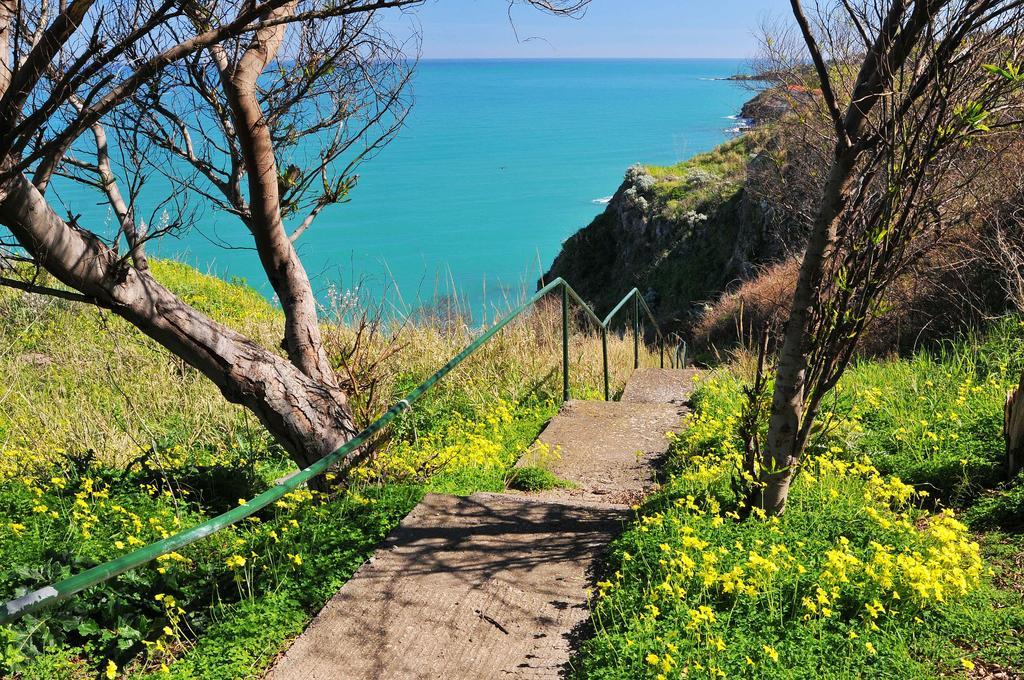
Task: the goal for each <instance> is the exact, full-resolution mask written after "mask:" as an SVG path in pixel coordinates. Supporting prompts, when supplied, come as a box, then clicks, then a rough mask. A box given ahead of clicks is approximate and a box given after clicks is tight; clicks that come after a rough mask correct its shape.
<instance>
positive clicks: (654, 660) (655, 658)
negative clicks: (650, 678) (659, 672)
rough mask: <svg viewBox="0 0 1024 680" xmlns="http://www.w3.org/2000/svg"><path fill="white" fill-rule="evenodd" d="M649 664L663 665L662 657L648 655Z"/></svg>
mask: <svg viewBox="0 0 1024 680" xmlns="http://www.w3.org/2000/svg"><path fill="white" fill-rule="evenodd" d="M647 663H649V664H651V665H652V666H657V665H658V664H659V663H661V657H659V656H658V655H657V654H653V653H652V654H648V655H647Z"/></svg>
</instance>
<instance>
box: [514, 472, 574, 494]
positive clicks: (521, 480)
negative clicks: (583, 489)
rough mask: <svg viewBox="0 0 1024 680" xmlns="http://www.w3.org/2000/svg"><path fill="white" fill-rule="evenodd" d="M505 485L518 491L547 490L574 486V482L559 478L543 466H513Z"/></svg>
mask: <svg viewBox="0 0 1024 680" xmlns="http://www.w3.org/2000/svg"><path fill="white" fill-rule="evenodd" d="M505 485H506V486H507V488H509V489H515V490H516V491H530V492H533V491H547V490H548V489H568V488H572V486H573V485H572V482H567V481H565V480H564V479H559V478H558V476H557V475H555V474H554V473H552V472H551V471H550V470H547V469H545V468H542V467H532V466H526V467H520V468H513V469H512V470H511V471H510V472H509V473H508V475H507V476H506V482H505Z"/></svg>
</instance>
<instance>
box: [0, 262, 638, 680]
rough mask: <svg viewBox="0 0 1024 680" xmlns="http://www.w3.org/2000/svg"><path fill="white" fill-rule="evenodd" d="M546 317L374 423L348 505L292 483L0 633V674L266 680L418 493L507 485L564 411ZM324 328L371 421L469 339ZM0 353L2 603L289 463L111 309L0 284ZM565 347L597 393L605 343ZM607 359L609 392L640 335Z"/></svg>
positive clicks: (200, 287) (270, 476) (166, 275)
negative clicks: (279, 496)
mask: <svg viewBox="0 0 1024 680" xmlns="http://www.w3.org/2000/svg"><path fill="white" fill-rule="evenodd" d="M154 272H155V274H156V276H157V277H158V278H159V279H160V280H161V281H162V282H164V283H165V284H167V285H168V286H169V287H171V288H172V289H174V290H175V291H176V292H178V293H179V294H180V295H182V296H183V297H184V298H185V299H186V301H188V302H190V303H191V304H194V305H196V306H197V307H199V308H200V309H202V310H203V311H205V312H207V313H208V314H211V315H212V316H214V317H215V318H217V319H218V320H220V321H223V322H225V323H228V324H230V325H232V326H233V327H235V328H238V329H240V330H242V331H243V332H245V333H246V334H248V335H249V336H250V337H253V338H255V339H257V340H258V341H260V342H262V343H263V344H264V346H267V347H276V346H277V345H278V343H279V339H280V337H281V324H282V319H281V315H280V312H279V311H278V310H277V309H275V308H274V307H273V306H272V305H270V304H269V303H268V302H267V301H266V300H264V299H263V298H262V297H261V296H259V295H258V294H257V293H256V292H255V291H253V290H251V289H249V288H246V287H245V286H244V285H241V284H240V283H238V282H235V283H227V282H224V281H221V280H219V279H216V278H214V277H208V276H203V275H200V274H199V273H197V272H196V271H195V270H193V269H191V268H189V267H187V266H185V265H181V264H177V263H172V262H155V263H154ZM560 324H561V319H560V315H559V314H558V310H557V309H556V307H554V306H544V305H542V306H541V307H540V308H539V309H538V310H537V311H536V312H535V313H534V314H533V315H531V316H528V317H525V318H523V319H522V320H521V321H519V322H516V323H513V324H511V325H510V326H509V327H507V328H506V330H505V331H503V332H502V333H501V334H499V335H498V336H497V337H496V338H495V339H494V340H493V341H492V342H490V343H488V344H487V345H486V346H485V347H484V348H483V349H482V351H481V352H479V353H478V354H476V355H474V356H473V357H472V358H471V359H470V360H469V361H467V362H466V363H464V364H463V365H462V366H461V367H460V368H459V369H457V370H456V371H454V372H453V373H451V374H450V375H449V376H448V377H447V378H446V379H445V380H444V381H442V382H441V383H439V384H438V385H437V386H436V387H435V388H434V389H433V390H431V391H430V392H429V393H428V394H427V395H426V396H425V397H424V398H423V399H421V400H420V401H418V402H417V403H416V405H415V406H414V408H413V409H412V410H411V411H410V412H408V413H406V414H404V415H403V416H401V417H400V418H399V419H398V420H397V421H396V422H395V423H394V424H393V425H392V426H391V427H390V428H389V429H388V432H387V435H388V437H389V438H388V439H387V440H386V441H385V442H384V443H383V445H382V446H381V448H380V449H379V451H378V453H377V455H376V457H375V458H374V459H373V460H372V461H370V462H368V463H367V464H365V465H364V466H362V467H361V468H360V469H359V470H357V471H356V473H355V474H354V475H353V477H352V479H351V483H350V485H349V486H348V487H347V488H346V489H345V490H344V491H342V492H339V493H337V494H336V495H334V496H332V497H331V498H326V499H323V498H321V499H314V498H312V497H311V495H310V494H309V493H308V492H306V491H304V490H300V491H298V492H295V493H293V494H290V495H289V496H287V497H286V498H285V499H284V500H283V501H282V502H281V503H278V504H276V505H275V506H272V507H271V508H268V509H267V510H265V511H262V512H260V513H257V515H255V516H254V517H252V518H250V519H249V520H246V521H243V522H240V523H238V524H236V525H234V526H232V527H230V528H228V529H226V530H224V531H221V532H218V533H217V534H214V535H212V536H210V537H208V538H207V539H204V540H203V541H200V542H198V543H195V544H193V545H191V546H189V547H188V548H186V549H183V550H181V551H180V553H174V554H172V555H170V556H169V557H168V558H166V559H163V560H160V561H158V562H154V563H151V564H149V565H146V566H144V567H141V568H139V569H136V570H133V571H131V572H128V573H126V574H124V575H122V576H120V577H118V578H117V579H114V580H112V581H109V582H107V583H105V584H103V585H101V586H98V587H95V588H92V589H90V590H88V591H85V592H83V593H81V594H79V595H78V596H76V597H74V598H73V599H71V600H70V601H69V602H67V603H65V604H63V605H61V606H59V607H55V608H52V609H48V610H45V611H43V612H41V613H39V614H38V615H33V616H29V617H26V618H24V619H22V620H21V621H19V622H18V623H16V624H15V625H13V626H7V627H0V675H3V676H5V677H6V676H7V675H9V674H17V675H18V676H19V677H24V678H39V679H42V678H56V677H60V678H95V677H97V676H98V675H101V676H103V677H106V675H107V673H108V671H109V672H110V673H111V674H112V675H113V676H115V677H122V676H123V677H148V676H151V675H155V676H157V677H172V678H246V677H261V676H262V674H263V672H264V670H265V669H266V667H267V665H268V664H269V663H270V662H271V661H272V660H273V658H274V657H275V656H276V655H277V654H278V653H279V652H280V651H281V649H283V648H284V647H285V646H286V645H287V643H288V641H289V639H290V638H292V637H294V636H295V635H297V634H298V633H300V632H301V630H302V629H303V628H304V626H305V625H306V623H308V621H309V620H310V619H311V617H312V616H313V615H315V613H316V612H317V611H319V609H320V608H321V607H322V606H323V604H324V603H325V602H326V601H327V600H328V599H329V598H330V597H331V596H332V595H333V594H334V593H335V592H336V591H337V589H338V588H339V587H340V586H341V585H342V584H343V583H345V581H346V580H347V579H348V578H349V577H350V576H351V575H352V574H353V573H354V571H355V570H356V569H357V568H358V567H359V566H360V565H361V564H362V563H363V562H364V561H365V559H366V558H367V556H368V555H369V554H370V553H371V552H372V551H373V550H374V549H375V547H376V546H377V545H378V544H379V542H380V541H381V539H382V538H383V537H384V536H385V535H386V534H387V533H388V532H389V531H390V530H391V529H392V528H393V527H394V526H396V525H397V523H398V522H399V521H400V520H401V519H402V517H404V516H405V514H406V513H407V512H408V511H409V510H410V509H411V508H412V507H413V506H414V505H415V504H416V503H417V502H418V501H419V500H420V498H421V497H422V496H423V494H424V493H428V492H437V493H453V494H469V493H473V492H476V491H501V490H504V489H505V485H506V478H507V475H508V474H509V470H510V469H511V467H512V465H513V464H514V463H515V461H516V459H517V458H518V457H519V455H520V454H521V453H522V452H523V451H525V450H526V449H527V447H528V446H529V445H530V443H531V442H532V441H533V440H534V438H535V437H536V435H537V433H538V432H539V430H540V429H541V428H542V427H543V425H544V423H545V422H547V420H548V419H550V418H551V417H552V416H553V415H554V413H555V412H556V411H557V408H558V401H559V395H560V394H561V380H560V376H559V373H558V371H557V370H556V367H557V366H558V360H559V358H560V353H561V346H560V342H559V335H558V333H559V332H560V328H561V325H560ZM324 332H325V337H326V338H327V342H328V348H329V350H330V352H331V354H332V356H333V357H334V360H335V362H336V364H337V365H338V366H339V368H340V369H341V370H343V372H344V373H345V374H346V375H348V374H349V371H351V374H352V375H355V376H357V377H358V378H359V379H360V380H362V381H364V384H365V385H367V386H372V388H371V387H367V388H366V389H364V390H363V391H362V392H361V393H360V394H359V395H357V396H356V397H355V398H354V400H353V403H354V404H355V405H356V407H357V408H358V409H359V411H360V413H364V414H365V417H366V418H367V419H372V418H373V417H376V415H379V413H380V412H381V411H382V410H383V409H384V408H386V407H388V406H390V404H392V403H394V402H395V401H397V400H398V399H400V398H401V397H402V396H404V395H405V394H406V393H407V392H408V391H409V390H410V389H411V388H412V387H414V386H416V385H418V384H419V383H420V382H422V381H423V380H424V379H425V378H426V377H427V376H429V375H430V374H431V373H433V371H435V370H437V369H438V368H439V367H440V366H441V365H442V364H443V363H444V361H446V360H447V359H448V358H449V357H451V356H453V355H455V354H456V353H458V352H459V351H460V350H461V349H462V348H463V347H464V346H465V345H466V344H468V342H469V341H470V340H471V339H472V337H473V333H474V331H472V330H470V329H469V328H467V326H466V325H465V324H462V323H457V322H455V321H453V320H451V319H449V320H447V322H446V323H440V322H438V323H434V322H432V321H428V322H425V323H422V324H411V325H407V326H404V327H402V328H401V329H400V330H398V331H397V332H396V334H395V335H392V334H390V333H389V332H387V331H386V329H378V331H377V332H374V333H364V335H363V338H364V340H366V339H367V338H369V339H368V340H367V342H368V343H369V344H368V345H364V346H362V347H361V349H360V350H359V351H358V352H356V353H353V352H352V348H353V346H354V345H353V343H354V338H355V336H356V335H357V331H356V330H355V329H353V328H350V327H346V326H334V325H329V324H325V326H324ZM0 338H2V339H3V342H4V347H5V349H4V351H3V352H0V379H2V380H3V382H4V385H5V388H4V390H3V391H2V392H0V598H2V599H8V598H11V597H14V596H17V595H19V594H21V593H23V592H25V591H26V590H29V589H33V588H37V587H40V586H45V585H49V584H50V583H52V582H54V581H56V580H59V579H61V578H65V577H67V576H69V575H71V574H73V573H77V572H79V571H81V570H83V569H86V568H89V567H91V566H94V565H97V564H100V563H102V562H104V561H106V560H109V559H112V558H114V557H117V556H119V555H122V554H125V553H127V552H130V551H131V550H133V549H135V548H136V547H138V546H139V545H142V544H146V543H150V542H152V541H154V540H157V539H159V538H162V537H164V536H166V535H169V534H172V533H174V532H176V531H178V530H179V529H181V528H186V527H189V526H194V525H195V524H197V523H199V522H201V521H203V520H205V519H207V518H209V517H211V516H213V515H216V514H219V513H221V512H224V511H225V510H227V509H229V508H232V507H235V506H237V504H238V502H239V501H240V499H248V498H251V497H253V496H255V495H256V494H258V493H260V492H261V491H263V490H265V489H266V488H268V487H269V486H270V485H272V484H273V483H274V480H275V479H277V478H279V477H280V476H282V475H283V474H286V473H287V472H289V471H291V470H294V469H295V468H294V465H293V464H292V463H291V462H290V461H289V459H288V458H287V456H286V455H285V454H284V452H283V451H282V450H281V448H280V447H279V446H277V445H276V444H274V442H273V441H272V440H271V438H269V437H268V436H267V434H266V433H265V432H264V431H263V430H262V428H261V427H260V426H259V424H258V422H257V421H256V420H255V418H253V417H252V416H250V415H249V414H248V413H247V412H246V411H245V410H244V409H241V408H238V407H234V406H231V405H229V404H227V403H226V402H225V401H224V400H223V398H222V397H221V396H220V394H219V393H218V392H217V390H216V388H215V387H213V386H212V385H211V384H210V383H209V382H208V381H207V380H206V379H205V378H203V377H202V376H200V375H199V374H198V373H197V372H195V371H194V370H193V369H191V368H189V367H188V366H186V365H184V364H182V363H181V362H180V361H179V360H177V359H176V358H174V357H173V356H171V355H169V354H168V353H166V352H165V351H163V350H162V349H161V348H159V347H158V346H157V345H156V344H155V343H153V342H152V341H150V340H149V339H147V338H145V337H144V336H142V334H140V333H138V332H137V331H135V330H134V329H133V328H131V327H130V326H129V325H128V324H126V323H124V322H123V321H121V320H120V319H118V318H116V317H114V316H112V315H110V314H107V313H104V312H100V311H97V310H94V309H91V308H87V307H82V306H75V305H71V304H68V303H64V302H59V301H53V300H44V299H42V298H39V297H37V296H32V295H23V294H15V293H12V292H10V291H3V290H0ZM572 340H573V343H572V352H573V357H572V359H573V366H572V380H573V381H572V388H573V393H574V395H575V396H579V397H586V396H594V395H596V394H597V393H598V390H599V389H600V385H601V379H600V373H599V365H600V362H599V361H596V360H595V359H596V358H599V357H600V353H599V351H600V338H599V337H598V336H596V335H592V334H587V333H578V334H576V335H574V336H573V339H572ZM393 347H401V348H402V349H401V350H400V351H398V352H397V353H394V354H391V353H390V351H391V348H393ZM610 350H611V363H612V369H613V387H614V388H615V389H618V388H620V387H621V384H622V382H623V381H624V379H625V376H626V375H627V374H628V370H629V369H631V366H632V342H631V341H627V340H622V339H618V338H613V339H612V342H611V345H610ZM380 356H385V357H386V358H385V360H383V361H380V362H378V360H377V358H378V357H380ZM642 360H643V361H644V362H645V363H648V364H650V363H652V362H653V361H654V359H653V358H652V357H651V356H650V355H648V354H647V353H646V352H645V353H644V355H643V357H642Z"/></svg>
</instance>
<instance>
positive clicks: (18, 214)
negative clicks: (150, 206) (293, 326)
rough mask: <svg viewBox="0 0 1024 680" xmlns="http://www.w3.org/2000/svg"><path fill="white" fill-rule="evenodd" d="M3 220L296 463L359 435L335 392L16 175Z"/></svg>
mask: <svg viewBox="0 0 1024 680" xmlns="http://www.w3.org/2000/svg"><path fill="white" fill-rule="evenodd" d="M0 222H2V223H3V224H4V225H5V226H7V227H8V228H9V229H10V230H11V232H12V233H13V234H14V235H15V237H16V238H17V239H18V241H19V243H21V245H22V246H23V247H25V249H26V250H27V251H28V252H29V253H31V254H32V255H33V256H34V257H35V258H36V259H37V260H38V261H39V263H40V265H42V266H43V267H44V268H45V269H46V270H47V271H49V272H50V273H52V274H53V275H55V276H56V277H57V278H58V279H60V280H61V281H62V282H63V283H65V284H66V285H68V286H69V287H71V288H72V289H74V290H77V291H80V292H81V293H82V294H83V295H85V296H88V297H90V298H92V299H93V301H94V302H95V303H96V304H97V305H99V306H101V307H105V308H107V309H110V310H111V311H112V312H113V313H115V314H117V315H118V316H121V317H123V318H124V319H126V320H128V321H129V322H130V323H132V324H133V325H134V326H136V327H137V328H139V329H140V330H141V331H142V332H143V333H145V334H146V335H148V336H149V337H151V338H153V339H154V340H156V341H157V342H158V343H160V344H161V345H162V346H164V347H165V348H167V349H168V350H170V351H171V352H172V353H174V354H175V355H176V356H179V357H181V358H182V359H184V360H185V361H186V362H188V363H189V364H190V365H191V366H193V367H195V368H196V369H198V370H199V371H201V372H202V373H203V374H204V375H205V376H206V377H208V378H209V379H210V380H212V381H213V382H214V383H215V384H216V385H217V387H218V388H220V391H221V393H223V395H224V397H225V398H226V399H227V400H228V401H230V402H232V403H235V404H240V405H242V406H245V407H246V408H248V409H249V410H251V411H252V412H253V413H254V414H255V415H256V416H257V417H258V418H259V420H260V422H261V423H263V425H264V426H265V427H266V428H267V430H269V431H270V433H271V434H272V435H273V436H274V437H275V438H276V439H277V441H278V442H280V444H281V445H282V446H283V447H284V448H285V449H286V450H287V451H288V453H289V454H290V455H291V457H292V458H293V460H294V461H295V462H296V463H297V464H298V465H299V466H301V467H305V466H307V465H309V464H310V463H312V462H314V461H316V460H319V459H320V458H322V457H323V456H324V455H326V454H328V453H330V452H331V451H334V450H335V449H336V448H338V447H339V446H341V445H342V444H344V443H346V442H347V441H349V440H350V439H351V438H352V437H353V436H354V434H355V433H356V429H355V426H354V424H353V419H352V413H351V410H350V409H349V406H348V404H347V402H346V400H345V399H344V395H343V394H342V393H340V391H336V390H335V389H333V387H332V386H330V385H325V384H324V383H322V382H320V381H319V380H317V379H315V378H313V377H310V376H309V375H307V374H306V373H305V372H303V371H302V370H300V369H299V368H298V367H297V366H295V365H294V364H292V363H291V362H289V361H287V360H285V359H284V358H282V357H280V356H278V355H277V354H275V353H273V352H270V351H268V350H267V349H265V348H263V347H260V346H259V345H257V344H256V343H254V342H252V341H251V340H249V339H248V338H246V337H245V336H243V335H241V334H240V333H237V332H236V331H234V330H232V329H230V328H228V327H226V326H223V325H221V324H219V323H217V322H215V321H213V320H212V319H210V318H209V317H207V316H205V315H204V314H202V313H200V312H199V311H197V310H195V309H193V308H192V307H190V306H188V305H186V304H185V303H184V302H182V301H181V300H180V299H179V298H178V297H177V296H175V295H174V294H173V293H172V292H171V291H169V290H168V289H167V288H165V287H164V286H162V285H161V284H160V283H159V282H157V281H156V279H154V278H153V277H152V276H151V275H150V274H149V273H148V272H146V271H140V270H139V269H137V268H135V267H132V266H130V265H129V264H127V263H125V262H124V261H122V260H120V259H119V258H118V256H117V255H116V254H115V253H114V252H113V251H112V250H111V249H110V248H108V247H107V246H106V245H105V244H103V243H102V242H101V241H99V240H98V239H96V238H95V237H93V236H92V235H91V234H88V233H86V232H83V231H81V230H78V229H75V228H72V227H71V226H69V225H68V224H67V223H65V222H64V221H63V220H62V219H61V218H60V216H58V215H57V214H56V213H55V212H54V211H53V209H52V208H51V207H50V206H49V204H48V203H47V201H46V200H45V198H44V197H43V196H42V194H40V193H39V191H38V190H37V189H36V188H35V186H33V185H32V183H31V182H29V181H28V180H27V179H26V178H25V177H24V176H22V175H20V174H19V175H16V176H15V177H14V178H13V179H12V180H10V181H8V182H7V183H6V184H5V185H4V186H2V187H0ZM339 394H340V395H341V398H339ZM314 486H318V485H317V484H314Z"/></svg>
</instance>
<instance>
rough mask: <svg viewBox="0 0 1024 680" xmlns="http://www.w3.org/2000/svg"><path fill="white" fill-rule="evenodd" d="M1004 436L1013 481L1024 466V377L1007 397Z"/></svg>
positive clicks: (1008, 470)
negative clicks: (1023, 465)
mask: <svg viewBox="0 0 1024 680" xmlns="http://www.w3.org/2000/svg"><path fill="white" fill-rule="evenodd" d="M1003 436H1004V437H1005V438H1006V473H1007V475H1008V476H1009V478H1010V479H1013V478H1014V477H1016V476H1017V473H1018V472H1020V470H1021V466H1022V464H1024V375H1021V377H1020V385H1019V386H1018V387H1017V389H1015V390H1010V393H1009V394H1008V395H1007V396H1006V413H1005V419H1004V421H1003Z"/></svg>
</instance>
